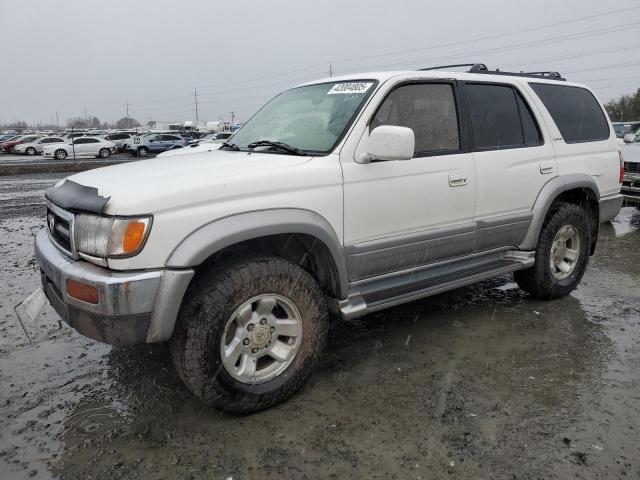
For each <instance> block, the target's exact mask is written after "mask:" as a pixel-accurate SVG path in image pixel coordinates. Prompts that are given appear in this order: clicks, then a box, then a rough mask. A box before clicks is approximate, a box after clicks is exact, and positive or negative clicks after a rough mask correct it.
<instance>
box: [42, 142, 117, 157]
mask: <svg viewBox="0 0 640 480" xmlns="http://www.w3.org/2000/svg"><path fill="white" fill-rule="evenodd" d="M116 151H117V149H116V144H115V143H113V142H110V141H108V140H103V139H102V138H95V137H78V138H74V139H73V140H70V141H68V142H65V143H57V144H54V145H49V146H46V147H44V148H43V149H42V155H43V156H44V157H53V158H57V159H58V160H64V159H65V158H67V157H74V156H75V157H98V158H109V156H110V155H111V154H112V153H116Z"/></svg>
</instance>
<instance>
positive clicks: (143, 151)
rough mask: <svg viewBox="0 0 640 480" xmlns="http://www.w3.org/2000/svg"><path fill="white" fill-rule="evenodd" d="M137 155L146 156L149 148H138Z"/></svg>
mask: <svg viewBox="0 0 640 480" xmlns="http://www.w3.org/2000/svg"><path fill="white" fill-rule="evenodd" d="M138 155H140V156H141V157H146V156H147V155H149V149H148V148H147V147H140V148H138Z"/></svg>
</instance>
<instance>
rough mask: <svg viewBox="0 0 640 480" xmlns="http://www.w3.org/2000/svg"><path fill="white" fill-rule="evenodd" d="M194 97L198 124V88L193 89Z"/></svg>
mask: <svg viewBox="0 0 640 480" xmlns="http://www.w3.org/2000/svg"><path fill="white" fill-rule="evenodd" d="M193 98H194V99H195V101H196V124H198V122H199V121H200V119H199V118H198V90H194V91H193Z"/></svg>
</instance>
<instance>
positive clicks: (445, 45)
mask: <svg viewBox="0 0 640 480" xmlns="http://www.w3.org/2000/svg"><path fill="white" fill-rule="evenodd" d="M639 8H640V6H634V7H629V8H625V9H622V10H615V11H611V10H608V11H606V12H601V13H597V14H594V15H588V16H585V17H580V18H573V19H570V20H563V21H561V22H555V23H549V24H546V25H539V26H537V27H531V28H525V29H524V30H518V31H513V32H507V33H499V34H495V35H487V36H484V37H477V38H473V39H469V40H461V41H459V42H450V43H441V44H439V45H432V46H429V47H422V48H413V49H411V50H399V51H395V52H389V53H381V54H378V55H367V56H362V57H352V58H343V59H340V60H334V62H335V63H346V62H351V61H356V60H368V59H371V58H381V57H389V56H394V55H403V54H406V53H415V52H424V51H427V50H434V49H437V48H444V47H454V46H458V45H466V44H468V43H476V42H481V41H484V40H493V39H496V38H504V37H508V36H512V35H520V34H522V33H526V32H534V31H536V30H542V29H545V28H552V27H557V26H559V25H567V24H569V23H575V22H582V21H584V20H590V19H592V18H602V17H606V16H609V15H619V14H620V13H623V12H627V11H630V10H637V9H639Z"/></svg>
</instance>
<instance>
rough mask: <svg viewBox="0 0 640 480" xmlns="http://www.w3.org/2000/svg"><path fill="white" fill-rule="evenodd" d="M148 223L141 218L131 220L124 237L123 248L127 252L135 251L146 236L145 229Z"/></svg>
mask: <svg viewBox="0 0 640 480" xmlns="http://www.w3.org/2000/svg"><path fill="white" fill-rule="evenodd" d="M145 227H146V225H145V224H144V223H143V222H141V221H139V220H131V221H130V222H129V223H128V225H127V228H126V229H125V231H124V236H123V237H122V250H124V251H125V252H127V253H129V252H135V251H136V250H137V249H138V247H139V246H140V243H141V242H142V239H143V238H144V229H145Z"/></svg>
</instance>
